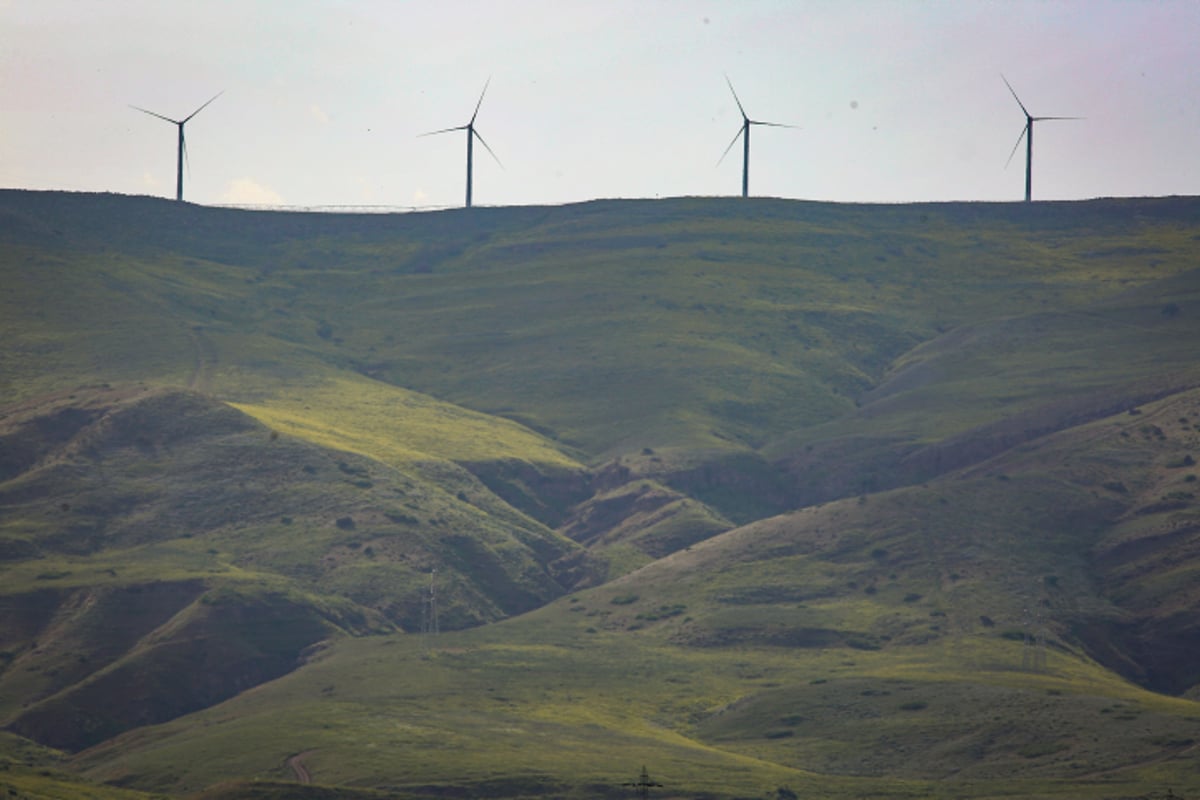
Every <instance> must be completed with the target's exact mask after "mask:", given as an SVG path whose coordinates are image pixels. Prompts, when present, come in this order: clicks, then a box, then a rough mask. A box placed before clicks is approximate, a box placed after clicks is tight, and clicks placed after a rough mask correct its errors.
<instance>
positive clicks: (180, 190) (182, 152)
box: [130, 90, 225, 200]
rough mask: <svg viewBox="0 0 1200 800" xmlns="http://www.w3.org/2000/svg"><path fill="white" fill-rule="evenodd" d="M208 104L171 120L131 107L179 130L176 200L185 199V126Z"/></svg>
mask: <svg viewBox="0 0 1200 800" xmlns="http://www.w3.org/2000/svg"><path fill="white" fill-rule="evenodd" d="M224 93H225V92H224V90H222V91H219V92H217V93H216V94H214V95H213V96H212V98H211V99H210V100H209V101H208V103H211V102H212V101H213V100H216V99H217V98H218V97H220V96H221V95H222V94H224ZM208 103H205V104H204V105H202V106H200V107H199V108H197V109H196V110H195V111H193V112H192V113H190V114H188V115H187V116H186V117H184V118H183V119H171V118H170V117H164V116H163V115H162V114H156V113H155V112H153V111H150V110H148V109H145V108H141V107H139V106H133V105H131V106H130V108H133V109H136V110H138V111H141V112H142V113H143V114H149V115H150V116H152V117H158V118H159V119H162V120H166V121H167V122H170V123H171V124H172V125H175V126H176V127H178V128H179V153H178V156H177V157H176V159H175V199H176V200H182V199H183V161H184V159H185V158H187V144H186V143H185V142H184V139H183V126H184V125H186V124H187V122H188V120H190V119H191V118H192V117H194V116H196V115H197V114H199V113H200V112H201V111H203V110H204V109H205V108H206V107H207V106H208Z"/></svg>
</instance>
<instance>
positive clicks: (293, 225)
mask: <svg viewBox="0 0 1200 800" xmlns="http://www.w3.org/2000/svg"><path fill="white" fill-rule="evenodd" d="M1198 219H1200V199H1195V198H1157V199H1123V200H1096V201H1089V202H1083V203H1038V204H1033V205H1018V204H967V203H964V204H913V205H899V206H861V205H831V204H820V203H806V202H797V201H783V200H749V201H746V200H727V199H701V198H682V199H675V200H663V201H603V202H594V203H587V204H581V205H576V206H564V207H548V208H513V209H470V210H461V211H449V212H438V213H429V214H401V215H361V216H359V215H324V214H302V213H279V212H276V213H273V212H247V211H236V210H231V209H213V208H202V207H196V206H191V205H188V204H177V203H171V202H167V201H160V200H154V199H150V198H137V197H122V196H108V195H84V194H79V195H73V194H62V193H30V192H15V191H6V192H0V271H2V273H0V282H2V284H3V285H4V286H5V287H6V291H5V292H4V293H2V294H0V332H2V333H3V335H4V338H5V342H6V347H5V348H4V349H3V351H0V396H2V397H4V398H5V400H4V404H3V408H0V570H2V571H3V576H4V579H3V581H0V587H2V588H0V608H2V609H3V611H2V613H0V720H2V721H3V724H4V725H5V726H6V728H7V730H9V731H11V732H12V733H14V734H17V735H18V737H14V738H13V739H12V740H11V741H10V740H5V742H6V743H5V745H4V748H3V750H0V753H10V754H11V755H10V756H7V757H8V758H10V763H11V764H13V765H18V764H20V765H23V766H21V767H20V768H21V769H28V770H30V772H29V774H28V775H27V776H26V777H22V778H21V781H22V783H21V784H20V785H21V786H22V787H29V786H35V785H37V782H38V780H39V778H38V777H37V775H36V773H34V772H33V771H32V770H33V767H34V766H36V764H38V763H52V764H53V765H54V769H53V770H48V771H47V773H48V774H47V775H46V776H43V778H44V780H42V784H43V788H42V790H43V791H46V792H50V788H47V787H50V785H51V784H54V785H60V784H61V785H65V786H68V787H69V786H70V785H72V784H70V781H72V780H77V779H76V778H73V777H71V776H70V775H69V774H67V773H68V772H73V773H78V774H82V775H84V776H86V777H88V778H90V779H92V780H95V781H101V782H105V783H108V784H112V785H117V786H121V787H123V790H140V791H150V792H166V793H170V794H173V795H182V794H185V793H187V792H199V791H202V790H208V791H209V794H208V795H206V796H211V797H229V798H233V797H251V796H255V797H258V796H269V794H270V792H272V791H276V789H271V788H269V786H271V785H274V784H275V783H277V784H278V789H277V791H278V792H279V793H280V794H279V796H284V795H285V794H286V793H287V792H291V791H294V789H293V788H289V782H290V781H294V780H295V779H296V778H297V777H298V776H299V775H301V774H303V775H305V776H307V777H309V778H311V779H312V780H314V781H316V782H317V783H320V784H324V785H328V786H340V787H346V788H345V790H344V796H346V797H357V796H360V795H361V796H368V794H369V792H367V790H370V789H373V790H378V791H379V792H382V793H383V795H384V796H421V795H424V794H440V795H441V794H455V793H458V794H468V795H473V796H477V795H483V794H486V795H493V796H548V795H570V796H590V795H595V794H617V793H619V791H620V790H619V789H617V788H613V787H614V786H616V785H617V784H619V783H620V781H621V780H628V779H632V778H634V777H635V776H636V769H637V768H638V766H640V764H642V763H646V764H647V765H648V766H649V768H650V770H651V772H652V773H653V774H654V775H655V776H657V777H659V778H661V779H662V781H663V782H664V783H665V784H667V785H668V786H670V787H672V788H671V789H670V791H673V792H678V793H680V794H705V795H708V796H714V797H717V796H750V795H753V796H762V795H763V794H772V795H776V794H777V795H778V796H779V797H781V798H782V797H786V792H793V791H794V792H799V793H808V794H812V793H818V794H825V795H829V796H858V795H861V794H862V793H865V792H869V793H875V794H880V795H882V796H891V797H908V796H941V795H942V794H943V793H945V794H947V796H973V797H989V796H998V795H1001V794H1004V793H1007V792H1008V791H1010V784H1011V780H1012V779H1014V778H1017V779H1019V782H1018V783H1017V784H1011V785H1015V786H1017V787H1018V788H1017V789H1016V791H1019V792H1020V793H1023V794H1024V795H1026V796H1035V795H1036V796H1064V797H1065V796H1075V797H1077V796H1083V795H1086V796H1094V797H1119V796H1134V795H1144V794H1149V793H1151V792H1154V791H1161V789H1162V787H1163V786H1164V785H1171V786H1174V787H1176V789H1177V790H1182V789H1184V788H1192V789H1197V790H1200V785H1194V784H1196V782H1195V780H1194V779H1193V778H1191V777H1190V772H1189V771H1188V770H1187V768H1186V763H1187V760H1186V759H1187V756H1188V754H1189V753H1190V752H1191V751H1192V749H1193V747H1194V744H1195V742H1196V741H1197V736H1198V735H1200V728H1198V726H1200V723H1198V722H1197V720H1198V719H1200V707H1198V706H1196V705H1195V702H1194V700H1193V699H1192V698H1194V697H1195V695H1196V693H1197V691H1200V690H1198V689H1197V688H1196V687H1197V686H1200V670H1198V669H1197V668H1196V667H1195V659H1194V658H1192V655H1193V654H1194V653H1195V648H1196V645H1197V644H1200V629H1198V628H1197V626H1196V624H1195V622H1194V620H1195V619H1196V613H1195V612H1196V610H1197V603H1198V602H1200V593H1197V592H1196V590H1195V589H1194V588H1193V587H1194V586H1195V580H1194V575H1195V574H1196V571H1197V569H1198V568H1200V561H1197V556H1196V553H1197V552H1200V551H1198V550H1197V542H1200V539H1198V538H1197V532H1200V515H1198V514H1197V506H1196V490H1195V485H1196V481H1197V477H1196V472H1197V470H1196V468H1195V465H1196V458H1197V457H1200V452H1198V451H1200V368H1198V367H1197V364H1196V362H1195V357H1194V348H1193V347H1192V342H1194V341H1195V340H1196V335H1197V333H1200V302H1198V301H1200V274H1198V273H1197V271H1196V270H1197V259H1196V256H1197V252H1198V248H1200V245H1198V242H1200V223H1197V222H1196V220H1198ZM435 631H436V633H435ZM500 733H502V734H503V735H499V736H498V734H500ZM32 742H36V743H38V744H40V745H42V746H48V747H50V748H54V750H53V751H47V752H48V753H49V755H46V754H40V755H37V756H36V757H33V756H29V755H28V753H33V752H38V753H41V752H42V751H36V750H34V749H31V748H33V747H34V745H33V744H32ZM22 748H24V749H22ZM298 754H299V755H298ZM291 757H296V758H299V759H301V763H302V765H307V766H304V768H303V772H301V771H298V770H296V768H295V767H294V766H293V767H288V766H287V764H288V759H289V758H291ZM14 768H15V767H14ZM55 770H65V771H66V772H63V773H62V774H59V773H58V772H55ZM625 773H629V774H628V775H626V774H625ZM14 774H15V773H14ZM21 774H22V775H26V773H21ZM246 780H257V781H260V783H259V784H255V785H256V786H258V788H257V789H251V788H249V785H246V784H243V783H241V781H246ZM264 780H265V781H267V783H261V781H264ZM55 782H58V783H55ZM222 782H225V783H222ZM272 782H274V783H272ZM218 784H220V785H221V786H220V787H218V786H217V785H218ZM14 785H15V784H14ZM351 787H353V788H351ZM57 791H61V792H67V790H66V789H61V790H57ZM95 791H97V792H104V791H106V790H105V789H104V788H103V787H98V788H96V789H95ZM314 791H316V789H314ZM331 791H332V790H331ZM337 791H342V790H340V789H339V790H337ZM255 792H257V794H255ZM68 793H69V792H68ZM264 793H266V794H264ZM97 796H103V795H97ZM113 796H114V797H115V796H125V795H118V794H114V795H113ZM313 796H321V795H317V794H314V795H313ZM331 796H343V795H337V793H336V792H335V794H334V795H331ZM372 796H374V795H372Z"/></svg>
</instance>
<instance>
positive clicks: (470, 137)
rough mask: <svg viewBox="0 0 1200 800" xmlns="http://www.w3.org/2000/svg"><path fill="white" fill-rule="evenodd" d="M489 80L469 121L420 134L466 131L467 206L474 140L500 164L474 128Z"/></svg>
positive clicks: (434, 134)
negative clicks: (464, 123)
mask: <svg viewBox="0 0 1200 800" xmlns="http://www.w3.org/2000/svg"><path fill="white" fill-rule="evenodd" d="M491 82H492V79H491V78H488V79H487V82H486V83H484V84H483V91H482V92H480V93H479V102H478V103H476V104H475V113H474V114H472V115H471V121H470V122H468V123H467V124H466V125H456V126H455V127H453V128H442V129H441V130H440V131H430V132H429V133H423V134H421V135H422V136H436V135H437V134H439V133H450V132H451V131H466V132H467V208H470V207H471V172H472V169H473V166H474V153H475V151H474V144H475V140H476V139H479V143H480V144H481V145H483V146H484V147H486V148H487V151H488V152H489V153H491V155H492V158H494V159H496V163H497V164H500V159H499V157H497V155H496V154H495V153H494V152H492V148H490V147H488V143H487V142H485V141H484V140H483V137H482V136H480V135H479V131H477V130H475V118H476V117H477V116H479V107H480V106H481V105H483V96H484V95H485V94H487V90H488V84H490V83H491ZM500 166H501V167H503V166H504V165H503V164H500Z"/></svg>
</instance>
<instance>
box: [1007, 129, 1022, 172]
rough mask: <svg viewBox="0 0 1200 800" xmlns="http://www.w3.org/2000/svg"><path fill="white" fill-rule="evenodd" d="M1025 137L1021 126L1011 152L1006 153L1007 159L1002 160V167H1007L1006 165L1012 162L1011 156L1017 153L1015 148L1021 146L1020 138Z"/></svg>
mask: <svg viewBox="0 0 1200 800" xmlns="http://www.w3.org/2000/svg"><path fill="white" fill-rule="evenodd" d="M1024 138H1025V129H1024V128H1021V135H1020V136H1018V137H1017V143H1016V144H1014V145H1013V149H1012V152H1011V153H1009V154H1008V161H1005V162H1004V168H1005V169H1008V165H1009V164H1010V163H1012V160H1013V156H1015V155H1016V154H1017V148H1018V147H1020V146H1021V140H1022V139H1024Z"/></svg>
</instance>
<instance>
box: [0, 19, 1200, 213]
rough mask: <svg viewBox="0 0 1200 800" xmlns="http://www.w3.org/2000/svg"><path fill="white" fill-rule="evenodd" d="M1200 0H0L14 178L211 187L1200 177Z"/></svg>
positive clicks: (664, 188) (444, 190)
mask: <svg viewBox="0 0 1200 800" xmlns="http://www.w3.org/2000/svg"><path fill="white" fill-rule="evenodd" d="M1198 42H1200V2H1195V0H1179V1H1178V2H1171V1H1167V0H1162V1H1160V2H1151V1H1150V0H1146V1H1145V2H1133V1H1131V0H1130V1H1125V2H1113V1H1112V0H1062V1H1061V2H1047V1H1044V0H1043V1H1041V2H1023V1H1022V0H1008V1H1006V2H987V1H984V0H945V1H940V0H892V1H891V2H885V1H884V0H859V1H858V2H854V1H853V0H849V1H846V0H843V1H842V2H815V1H810V2H803V1H793V2H767V1H766V0H758V1H757V2H756V1H755V0H738V1H737V2H732V1H730V2H708V1H706V0H698V1H694V2H671V1H666V0H664V1H662V2H654V1H653V0H604V1H603V2H602V1H600V0H595V1H594V2H583V1H581V0H492V1H491V2H484V1H483V0H475V1H468V0H442V1H441V2H424V1H418V0H412V1H411V2H402V1H400V0H393V1H391V2H383V1H382V0H376V1H374V2H366V1H364V2H357V1H356V2H349V1H347V2H334V1H333V0H288V1H287V2H284V1H283V0H276V1H272V2H267V1H266V0H237V1H236V2H230V1H227V0H215V1H214V0H209V1H206V2H203V3H201V2H184V1H183V0H178V1H176V0H103V1H102V2H93V1H92V0H0V108H2V109H3V115H2V117H0V187H6V188H33V189H65V190H86V191H114V192H123V193H138V194H140V193H145V194H154V195H161V196H174V182H175V133H174V128H173V127H172V126H171V125H169V124H168V123H165V122H162V121H160V120H156V119H154V118H152V117H148V116H146V115H144V114H140V113H138V112H136V111H134V110H132V109H130V108H129V104H135V105H139V106H143V107H145V108H148V109H152V110H154V111H157V112H159V113H161V114H163V115H165V116H168V117H175V118H179V117H184V116H187V115H188V114H189V113H191V112H192V111H193V110H194V109H195V108H196V107H197V106H199V105H200V104H202V103H203V102H204V101H205V100H207V99H208V98H209V97H211V96H212V95H213V94H215V93H216V92H218V91H221V90H224V92H225V94H224V95H222V96H221V97H220V98H219V99H218V100H217V101H216V102H214V103H213V104H212V105H211V106H209V107H208V108H207V109H205V110H204V111H203V112H202V113H201V114H200V115H198V116H197V117H196V118H195V119H194V120H193V121H192V122H190V123H189V124H188V127H187V133H188V150H189V155H190V174H189V175H188V176H186V177H185V181H186V188H185V195H186V197H187V199H189V200H193V201H195V202H199V203H221V202H255V201H260V202H273V203H283V204H294V205H339V204H348V205H354V204H385V205H398V206H409V205H417V206H426V205H429V206H439V205H457V204H461V203H462V201H463V193H464V180H465V176H464V172H465V149H466V144H465V134H463V133H453V134H445V135H442V136H435V137H427V138H420V137H419V134H421V133H423V132H426V131H430V130H435V129H438V128H445V127H450V126H454V125H461V124H465V123H466V122H467V120H468V119H469V118H470V116H471V112H472V110H473V109H474V106H475V102H476V101H477V100H478V98H479V92H480V90H481V89H482V88H483V85H484V82H485V81H486V80H487V79H488V78H489V76H490V77H491V86H490V88H489V90H488V94H487V97H486V98H485V99H484V102H483V106H482V108H481V110H480V112H479V117H478V119H477V122H476V124H477V128H478V130H479V132H480V133H481V134H482V135H483V137H484V138H485V139H486V141H487V143H488V144H489V145H491V147H492V149H493V150H494V151H495V152H496V154H497V155H498V156H499V157H500V159H501V161H502V162H503V168H501V167H500V166H498V165H497V164H496V163H495V162H494V161H493V160H491V158H490V157H489V156H488V155H487V154H486V152H485V151H483V150H482V149H481V148H478V147H477V148H476V164H475V202H476V203H477V204H481V205H526V204H556V203H563V202H572V201H579V200H588V199H593V198H601V197H669V196H680V195H732V194H737V193H738V192H739V191H740V180H741V153H740V149H739V148H736V147H735V149H734V151H733V152H731V153H730V154H729V156H728V157H727V158H726V159H725V160H724V161H723V162H722V163H721V164H720V166H717V165H716V162H717V159H718V158H719V157H720V155H721V152H722V151H723V150H724V149H725V147H726V145H727V144H728V143H729V141H730V139H731V138H732V137H733V136H734V134H736V133H737V130H738V127H739V125H740V124H741V119H740V116H739V114H738V111H737V107H736V106H735V104H734V102H733V98H732V97H731V96H730V94H729V91H728V89H727V88H726V86H725V78H724V75H725V73H728V75H729V77H730V78H731V79H732V81H733V83H734V86H735V87H736V89H737V91H738V94H739V96H740V97H741V99H742V102H743V104H744V105H745V106H746V110H747V112H748V113H749V114H750V116H751V117H753V118H758V119H764V120H770V121H775V122H781V123H788V124H792V125H797V126H800V129H799V130H787V129H782V128H755V129H754V135H753V140H752V141H753V146H752V163H751V175H750V190H751V193H752V194H755V195H771V196H779V197H789V198H801V199H812V200H833V201H883V202H903V201H923V200H1019V199H1020V198H1021V196H1022V193H1023V182H1024V175H1023V157H1024V150H1023V148H1022V150H1021V151H1020V152H1018V154H1017V156H1016V157H1015V158H1014V159H1013V162H1012V163H1011V164H1010V165H1009V166H1008V168H1007V169H1005V160H1006V159H1007V158H1008V155H1009V152H1010V151H1011V149H1012V147H1013V145H1014V143H1015V142H1016V139H1017V136H1018V135H1019V134H1020V132H1021V129H1022V126H1023V124H1024V117H1023V115H1022V113H1021V110H1020V108H1019V107H1018V106H1017V104H1016V103H1015V102H1014V101H1013V99H1012V97H1011V96H1010V95H1009V94H1008V90H1007V89H1006V88H1005V86H1004V83H1003V82H1002V81H1001V78H1000V75H1001V73H1002V72H1003V73H1004V74H1005V76H1007V78H1008V79H1009V81H1011V82H1012V84H1013V86H1014V87H1015V88H1016V90H1017V92H1018V93H1019V94H1020V95H1021V98H1022V100H1023V101H1024V103H1025V105H1026V106H1027V107H1028V108H1029V110H1030V112H1031V113H1033V114H1035V115H1061V116H1082V117H1086V119H1084V120H1081V121H1073V122H1046V123H1043V124H1040V125H1039V126H1038V128H1037V136H1036V139H1035V152H1034V155H1035V161H1034V183H1033V191H1034V197H1035V199H1039V198H1040V199H1075V198H1087V197H1096V196H1109V195H1116V196H1136V195H1165V194H1196V193H1198V192H1200V147H1198V146H1197V145H1198V144H1200V55H1198V54H1200V45H1198Z"/></svg>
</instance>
